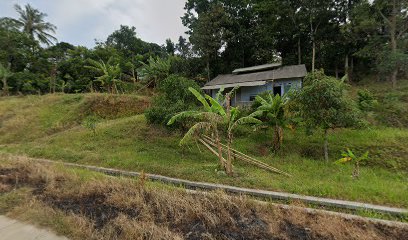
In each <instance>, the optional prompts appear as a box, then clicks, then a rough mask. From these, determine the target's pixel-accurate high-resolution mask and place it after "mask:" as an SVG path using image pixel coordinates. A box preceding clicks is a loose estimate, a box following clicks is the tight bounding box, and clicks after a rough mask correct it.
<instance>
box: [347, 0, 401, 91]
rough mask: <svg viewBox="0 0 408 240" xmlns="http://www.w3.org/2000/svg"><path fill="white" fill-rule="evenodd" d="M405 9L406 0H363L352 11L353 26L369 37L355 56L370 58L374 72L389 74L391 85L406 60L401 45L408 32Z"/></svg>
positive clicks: (394, 83) (395, 80)
mask: <svg viewBox="0 0 408 240" xmlns="http://www.w3.org/2000/svg"><path fill="white" fill-rule="evenodd" d="M407 9H408V3H407V1H406V0H389V1H388V0H375V1H372V2H369V1H362V3H361V4H359V5H358V6H357V7H356V8H355V9H354V13H353V15H354V18H355V22H356V29H357V30H358V32H359V33H360V34H361V35H362V34H364V35H365V36H364V37H366V38H367V39H368V41H367V43H366V44H365V45H364V46H363V47H362V48H361V49H360V50H359V51H358V52H357V55H359V56H362V57H365V58H366V59H367V61H373V62H374V66H375V69H376V70H377V73H379V75H386V76H389V80H390V82H391V83H392V85H393V86H394V87H395V86H396V85H397V78H398V73H399V71H401V70H405V66H406V64H407V59H408V54H406V51H407V47H406V45H405V44H404V42H405V41H406V39H407V31H408V13H407Z"/></svg>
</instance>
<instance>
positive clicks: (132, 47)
mask: <svg viewBox="0 0 408 240" xmlns="http://www.w3.org/2000/svg"><path fill="white" fill-rule="evenodd" d="M407 6H408V3H407V1H406V0H391V1H388V0H374V1H368V0H301V1H299V0H234V1H226V0H216V1H213V0H188V1H187V2H186V4H185V15H184V16H183V17H182V22H183V24H184V25H185V26H186V27H187V28H188V32H187V33H188V34H189V37H188V39H186V38H184V37H181V36H180V38H179V39H178V41H177V42H172V40H171V39H167V40H166V42H165V43H163V45H161V46H160V45H158V44H156V43H149V42H145V41H143V40H142V39H140V38H139V37H138V36H137V33H136V28H135V27H133V26H124V25H122V26H120V28H119V29H117V30H115V31H114V32H113V33H112V34H110V35H109V36H107V38H106V40H105V41H98V42H96V46H95V47H94V48H91V49H88V48H85V47H81V46H73V45H71V44H69V43H64V42H60V43H56V44H55V45H53V43H55V42H56V39H55V37H54V36H53V34H54V33H55V31H56V29H57V28H56V26H54V25H53V24H52V23H49V22H47V19H46V17H47V14H45V13H42V12H41V11H40V10H37V9H35V8H33V7H32V6H30V5H26V6H24V7H22V6H19V5H16V6H15V9H16V11H17V13H18V15H19V17H18V18H17V19H13V18H9V17H6V16H4V17H3V18H0V45H1V46H2V48H1V49H0V63H1V64H2V65H3V66H6V67H8V66H9V67H8V69H9V71H10V72H11V74H13V77H10V78H8V80H7V81H4V80H3V81H1V83H0V84H1V86H0V87H1V89H3V90H2V92H3V94H9V93H11V94H17V93H23V94H25V93H47V92H56V91H60V92H66V93H74V92H88V91H107V88H106V86H103V84H101V83H97V82H95V81H94V80H95V79H96V78H98V77H100V73H98V71H94V70H92V69H89V68H86V66H89V65H92V62H93V63H94V62H95V61H97V62H104V63H106V62H107V61H108V60H109V59H111V60H110V63H111V65H112V66H118V70H119V71H120V74H119V75H120V78H119V79H118V80H119V81H120V83H118V84H119V85H121V86H122V90H123V91H135V90H137V89H139V88H142V87H143V86H144V85H148V83H149V82H144V81H143V78H144V76H145V74H146V72H149V71H150V70H152V69H149V68H148V67H147V66H149V67H152V65H154V64H152V61H155V62H156V63H157V64H156V66H158V67H162V66H163V65H160V64H161V63H166V69H169V74H171V73H173V74H179V75H182V76H185V77H188V78H190V79H194V80H196V81H198V83H199V84H202V83H203V82H205V81H208V80H209V79H211V78H212V77H214V76H216V75H218V74H221V73H230V72H231V70H233V69H235V68H239V67H248V66H253V65H257V64H264V63H268V62H274V61H281V62H283V64H306V66H307V67H308V69H309V70H311V71H313V70H314V69H320V68H323V69H325V72H326V73H328V74H330V75H332V76H336V77H337V78H340V77H341V76H344V75H346V76H347V78H348V80H349V81H357V80H359V79H360V78H361V76H363V75H368V74H370V73H377V74H378V76H379V77H378V79H388V80H390V81H391V82H392V83H393V85H394V86H395V85H396V84H397V79H398V78H402V77H404V76H405V75H406V74H408V72H407V71H406V69H407V66H408V54H407V51H408V45H407V36H408V34H407V31H408V25H407V13H408V11H407ZM90 37H91V36H90ZM152 59H154V60H152ZM90 62H91V63H90ZM168 65H170V68H168ZM153 70H155V69H153ZM150 73H151V72H150ZM166 76H168V74H167V75H166ZM166 76H164V78H165V77H166ZM153 78H154V77H153ZM5 85H7V86H6V87H7V90H5V87H4V86H5ZM155 85H156V83H155V81H154V84H150V85H149V87H154V86H155Z"/></svg>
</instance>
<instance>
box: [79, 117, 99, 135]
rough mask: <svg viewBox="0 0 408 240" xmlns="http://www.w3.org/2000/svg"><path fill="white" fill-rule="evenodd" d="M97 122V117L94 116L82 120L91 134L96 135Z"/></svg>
mask: <svg viewBox="0 0 408 240" xmlns="http://www.w3.org/2000/svg"><path fill="white" fill-rule="evenodd" d="M98 123H99V118H98V117H96V116H89V117H87V118H85V120H84V121H83V123H82V125H83V126H84V127H85V128H87V129H89V130H91V131H92V133H93V135H94V136H95V135H96V127H97V125H98Z"/></svg>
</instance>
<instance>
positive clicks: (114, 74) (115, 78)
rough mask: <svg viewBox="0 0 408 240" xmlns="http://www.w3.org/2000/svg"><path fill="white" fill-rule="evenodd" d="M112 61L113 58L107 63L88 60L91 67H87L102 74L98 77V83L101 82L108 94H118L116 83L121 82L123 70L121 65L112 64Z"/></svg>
mask: <svg viewBox="0 0 408 240" xmlns="http://www.w3.org/2000/svg"><path fill="white" fill-rule="evenodd" d="M112 61H113V58H112V57H111V58H109V60H108V62H107V63H105V62H104V61H95V60H93V59H88V62H89V63H90V65H89V66H86V67H87V68H89V69H92V70H94V71H96V72H98V73H99V74H100V76H99V77H96V81H98V82H100V83H101V85H102V87H104V88H105V89H106V90H107V91H108V93H118V88H117V85H116V83H117V82H119V81H120V80H119V78H120V74H121V69H120V66H119V64H112Z"/></svg>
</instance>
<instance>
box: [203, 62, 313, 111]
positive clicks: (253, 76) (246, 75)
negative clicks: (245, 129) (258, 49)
mask: <svg viewBox="0 0 408 240" xmlns="http://www.w3.org/2000/svg"><path fill="white" fill-rule="evenodd" d="M306 73H307V70H306V66H305V65H292V66H282V65H281V64H279V63H273V64H265V65H260V66H254V67H248V68H240V69H236V70H234V71H233V72H232V74H226V75H219V76H217V77H216V78H214V79H213V80H211V81H209V82H208V83H206V84H205V85H204V87H203V88H202V89H203V90H206V91H207V92H209V95H211V96H212V97H215V95H216V94H217V92H218V91H219V90H220V89H221V88H224V89H226V90H228V89H232V88H233V87H236V86H239V88H238V90H237V92H236V94H235V95H234V97H233V99H231V105H233V106H247V105H250V104H251V102H252V101H253V100H255V97H256V96H257V95H258V94H260V93H262V92H265V91H271V92H273V93H274V94H279V95H281V96H283V94H285V93H286V92H288V91H289V90H290V89H291V88H301V86H302V80H303V78H304V77H305V76H306Z"/></svg>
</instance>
